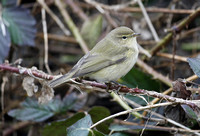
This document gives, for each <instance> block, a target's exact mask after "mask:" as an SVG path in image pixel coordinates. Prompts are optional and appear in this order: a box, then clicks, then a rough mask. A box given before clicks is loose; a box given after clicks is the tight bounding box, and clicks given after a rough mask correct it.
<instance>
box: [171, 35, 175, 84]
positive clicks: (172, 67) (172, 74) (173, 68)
mask: <svg viewBox="0 0 200 136" xmlns="http://www.w3.org/2000/svg"><path fill="white" fill-rule="evenodd" d="M172 52H173V54H172V66H171V79H172V80H174V71H175V59H174V56H175V55H176V32H173V48H172Z"/></svg>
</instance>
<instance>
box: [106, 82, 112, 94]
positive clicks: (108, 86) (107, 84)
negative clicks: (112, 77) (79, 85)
mask: <svg viewBox="0 0 200 136" xmlns="http://www.w3.org/2000/svg"><path fill="white" fill-rule="evenodd" d="M105 84H106V86H107V87H106V92H108V93H111V92H112V91H110V87H111V86H112V83H111V82H107V83H105Z"/></svg>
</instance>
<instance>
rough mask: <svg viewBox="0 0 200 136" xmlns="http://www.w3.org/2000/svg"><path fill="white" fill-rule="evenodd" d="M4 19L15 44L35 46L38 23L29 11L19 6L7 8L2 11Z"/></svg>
mask: <svg viewBox="0 0 200 136" xmlns="http://www.w3.org/2000/svg"><path fill="white" fill-rule="evenodd" d="M2 18H3V20H4V22H6V23H5V24H6V25H7V27H8V30H9V32H10V35H11V40H12V42H13V43H14V44H17V45H21V46H22V45H23V46H25V45H29V46H34V45H35V42H34V39H35V35H36V27H35V24H36V21H35V19H34V18H33V16H32V15H31V14H30V11H29V10H28V9H24V8H22V7H19V6H18V7H17V6H12V7H5V8H3V11H2Z"/></svg>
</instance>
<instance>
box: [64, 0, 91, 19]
mask: <svg viewBox="0 0 200 136" xmlns="http://www.w3.org/2000/svg"><path fill="white" fill-rule="evenodd" d="M65 2H66V3H67V4H68V5H69V6H70V7H71V8H72V10H73V12H74V13H75V14H76V15H78V16H79V17H80V18H81V19H82V20H84V21H86V20H88V19H89V18H88V16H87V15H86V14H85V13H84V12H83V11H82V9H81V8H80V7H79V6H77V5H76V3H75V2H74V1H73V0H65Z"/></svg>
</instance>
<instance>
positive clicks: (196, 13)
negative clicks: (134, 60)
mask: <svg viewBox="0 0 200 136" xmlns="http://www.w3.org/2000/svg"><path fill="white" fill-rule="evenodd" d="M199 14H200V8H198V9H197V10H195V11H194V12H193V13H192V14H190V15H189V16H188V17H186V18H185V19H184V20H183V21H181V22H180V23H179V24H178V25H175V26H173V27H172V28H171V29H169V30H168V31H169V33H168V34H167V35H166V36H165V37H164V38H163V39H162V40H161V41H160V42H158V43H157V44H156V46H155V47H154V48H152V49H151V51H150V53H151V55H152V56H153V55H154V54H155V53H157V52H158V51H159V50H160V49H161V48H163V47H164V46H166V45H167V44H168V43H169V42H170V41H171V39H172V36H173V32H172V31H176V32H180V31H181V30H182V29H183V28H184V27H185V26H186V25H189V23H190V22H192V21H193V20H194V19H195V18H196V17H197V16H199Z"/></svg>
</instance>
